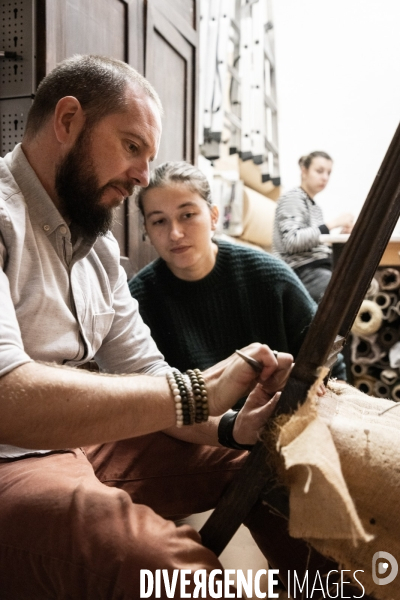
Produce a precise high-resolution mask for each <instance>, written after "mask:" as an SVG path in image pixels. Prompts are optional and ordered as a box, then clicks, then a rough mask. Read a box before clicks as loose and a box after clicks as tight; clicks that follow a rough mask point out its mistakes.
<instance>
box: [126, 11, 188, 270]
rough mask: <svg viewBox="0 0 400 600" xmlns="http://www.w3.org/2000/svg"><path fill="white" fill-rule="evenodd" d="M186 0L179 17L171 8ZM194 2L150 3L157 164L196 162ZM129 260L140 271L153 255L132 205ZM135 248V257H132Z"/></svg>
mask: <svg viewBox="0 0 400 600" xmlns="http://www.w3.org/2000/svg"><path fill="white" fill-rule="evenodd" d="M183 1H185V6H186V8H187V10H186V12H185V11H184V12H183V15H181V14H179V13H178V12H177V11H176V10H174V6H176V7H179V5H180V4H181V3H182V2H183ZM195 5H196V3H195V1H194V0H187V1H186V0H174V1H173V2H171V3H168V4H167V3H166V2H163V0H149V1H148V3H147V28H146V56H145V75H146V77H147V79H148V80H149V81H150V82H151V83H152V84H153V85H154V87H155V89H156V90H157V92H158V94H159V96H160V98H161V102H162V104H163V107H164V117H163V133H162V138H161V144H160V149H159V152H158V156H157V160H156V161H155V164H156V165H157V164H160V163H161V162H164V161H166V160H187V161H188V162H191V163H194V162H195V161H196V150H197V148H196V116H197V112H196V99H195V93H196V73H197V67H196V65H197V56H196V53H197V41H198V35H197V31H196V29H195V28H194V27H192V26H191V24H190V23H188V21H190V22H192V21H195V15H196V11H195V9H194V6H195ZM130 211H131V215H130V242H129V243H130V248H131V250H130V257H131V265H132V266H133V269H134V271H135V272H136V271H138V270H139V269H141V268H142V267H144V266H145V265H146V264H148V263H149V262H150V261H151V260H154V258H156V256H157V254H156V252H155V250H154V249H153V247H152V246H151V244H150V242H149V241H148V240H143V238H142V235H143V226H142V222H141V217H140V215H139V213H138V210H137V208H136V207H134V206H132V204H131V206H130ZM133 249H135V252H134V254H133V252H132V251H133Z"/></svg>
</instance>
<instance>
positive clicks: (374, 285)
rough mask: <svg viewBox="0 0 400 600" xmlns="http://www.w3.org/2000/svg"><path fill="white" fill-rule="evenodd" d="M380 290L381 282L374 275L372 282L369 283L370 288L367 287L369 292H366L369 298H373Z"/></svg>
mask: <svg viewBox="0 0 400 600" xmlns="http://www.w3.org/2000/svg"><path fill="white" fill-rule="evenodd" d="M378 292H379V282H378V280H377V279H375V277H373V278H372V279H371V283H370V284H369V288H368V289H367V293H366V294H365V296H366V297H367V298H368V299H373V297H374V296H375V294H377V293H378Z"/></svg>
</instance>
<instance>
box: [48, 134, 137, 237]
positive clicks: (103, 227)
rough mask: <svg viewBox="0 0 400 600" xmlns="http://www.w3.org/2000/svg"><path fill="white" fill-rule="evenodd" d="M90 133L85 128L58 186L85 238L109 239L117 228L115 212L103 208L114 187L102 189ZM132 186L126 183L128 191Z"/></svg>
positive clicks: (59, 173) (65, 209)
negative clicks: (110, 190)
mask: <svg viewBox="0 0 400 600" xmlns="http://www.w3.org/2000/svg"><path fill="white" fill-rule="evenodd" d="M90 149H91V144H90V129H89V128H87V127H85V128H84V129H83V130H82V131H81V133H80V135H79V137H78V139H77V141H76V143H75V145H74V147H73V148H72V149H71V150H70V152H69V153H68V154H67V156H66V157H65V159H64V160H63V161H62V162H61V163H60V164H59V165H58V168H57V172H56V178H55V185H56V191H57V194H58V197H59V199H60V201H61V210H62V212H63V213H64V214H66V216H67V217H69V218H70V219H71V221H72V223H73V224H74V225H75V226H76V227H77V228H78V229H79V233H80V234H81V235H83V236H84V237H89V238H92V237H97V236H99V235H105V234H106V233H107V231H109V230H110V229H111V227H112V225H113V220H114V214H115V209H114V208H111V207H107V206H103V205H102V204H101V203H100V202H101V198H102V196H103V193H104V191H105V190H106V188H108V187H110V185H111V184H110V183H108V184H106V185H104V186H102V187H99V182H98V178H97V176H96V174H95V171H94V166H93V162H92V160H91V157H90ZM130 187H131V185H130V184H129V185H127V184H126V183H124V185H123V188H124V189H128V190H129V189H130Z"/></svg>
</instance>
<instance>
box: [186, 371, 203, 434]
mask: <svg viewBox="0 0 400 600" xmlns="http://www.w3.org/2000/svg"><path fill="white" fill-rule="evenodd" d="M186 373H187V375H188V376H189V378H190V382H191V384H192V389H193V396H194V403H195V413H196V414H195V423H203V422H204V421H207V420H208V415H209V410H208V394H207V388H206V384H205V381H204V378H203V374H202V372H201V371H200V369H188V370H187V371H186Z"/></svg>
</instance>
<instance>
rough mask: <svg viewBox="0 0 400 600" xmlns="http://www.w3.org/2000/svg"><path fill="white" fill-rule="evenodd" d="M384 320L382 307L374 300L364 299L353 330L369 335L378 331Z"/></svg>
mask: <svg viewBox="0 0 400 600" xmlns="http://www.w3.org/2000/svg"><path fill="white" fill-rule="evenodd" d="M382 321H383V314H382V309H381V307H380V306H378V304H377V303H376V302H373V301H372V300H363V302H362V304H361V307H360V310H359V311H358V314H357V316H356V318H355V321H354V323H353V327H352V328H351V331H352V332H353V333H355V334H356V335H362V336H368V335H372V334H373V333H376V332H377V331H378V329H379V328H380V327H381V325H382Z"/></svg>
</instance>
